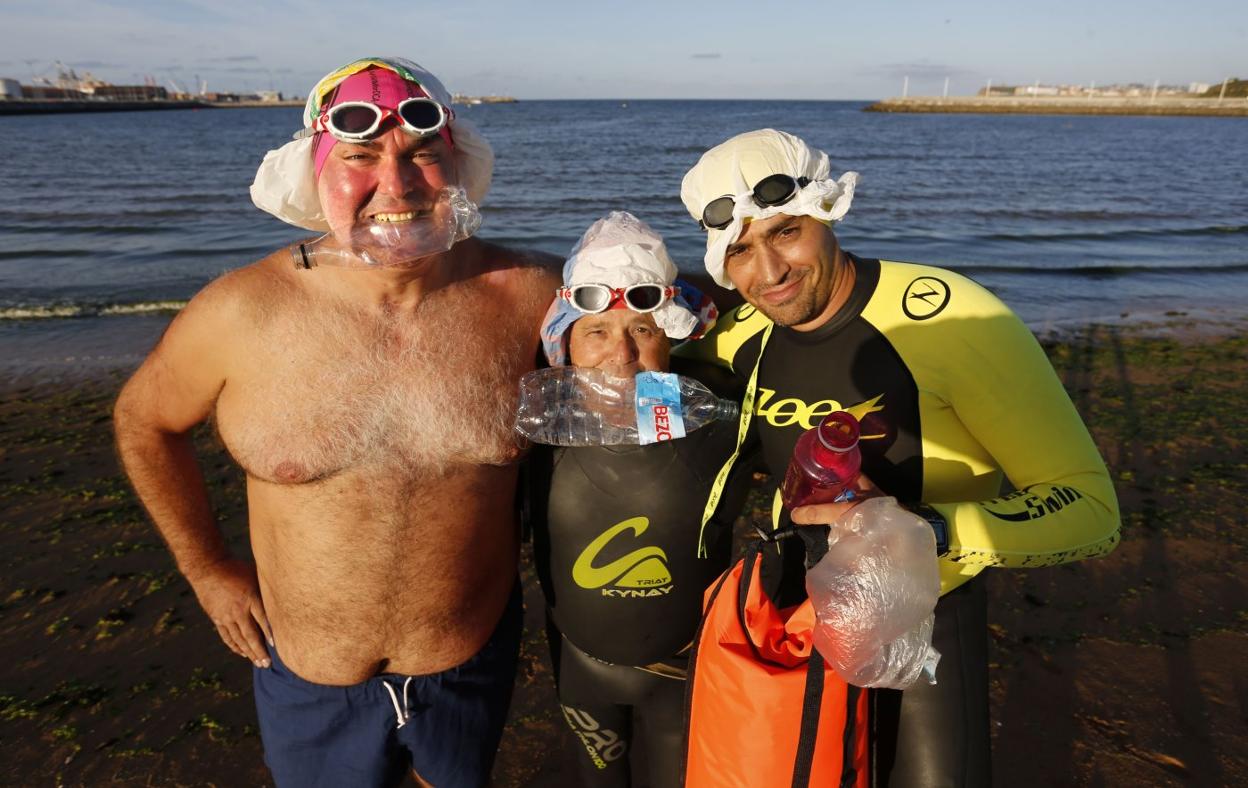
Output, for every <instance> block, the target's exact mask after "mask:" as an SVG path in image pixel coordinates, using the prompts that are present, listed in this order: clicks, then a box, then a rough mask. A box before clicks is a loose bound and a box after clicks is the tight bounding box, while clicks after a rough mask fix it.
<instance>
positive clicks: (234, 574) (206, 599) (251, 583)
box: [187, 558, 273, 668]
mask: <svg viewBox="0 0 1248 788" xmlns="http://www.w3.org/2000/svg"><path fill="white" fill-rule="evenodd" d="M187 580H189V581H190V583H191V587H192V588H193V589H195V596H196V597H198V598H199V604H200V606H201V607H203V608H204V612H205V613H207V614H208V618H210V619H212V623H213V624H215V625H216V627H217V633H218V634H220V635H221V640H222V641H224V642H225V645H227V646H229V648H230V651H233V652H234V653H235V654H237V655H239V656H240V657H246V658H247V659H249V660H251V662H252V664H254V665H255V666H256V667H258V668H267V667H269V664H270V662H269V653H268V651H266V650H265V647H264V641H265V640H267V641H268V642H269V645H272V644H273V633H272V631H271V630H270V629H269V619H268V617H266V616H265V614H264V603H263V602H262V601H261V600H260V583H259V581H258V580H257V579H256V565H255V564H253V563H251V562H250V561H242V560H239V559H237V558H227V559H225V560H223V561H219V562H217V563H215V564H213V565H211V566H210V567H208V568H207V569H204V570H203V571H202V572H198V573H196V574H195V576H194V577H193V578H192V577H188V578H187Z"/></svg>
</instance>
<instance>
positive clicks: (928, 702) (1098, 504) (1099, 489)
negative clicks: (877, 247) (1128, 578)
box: [678, 255, 1118, 786]
mask: <svg viewBox="0 0 1248 788" xmlns="http://www.w3.org/2000/svg"><path fill="white" fill-rule="evenodd" d="M850 259H851V260H852V262H853V265H854V267H855V272H856V277H855V282H854V287H853V291H852V293H851V294H850V296H849V298H848V300H847V302H846V303H845V305H844V306H842V307H841V309H840V310H839V311H838V312H837V313H836V315H834V316H833V317H832V319H830V320H829V321H828V322H827V323H825V324H824V325H822V326H820V327H818V328H817V329H815V330H813V331H805V332H801V331H794V330H792V329H789V328H784V327H780V326H774V325H773V324H772V323H771V321H769V320H768V319H767V318H766V317H764V316H763V315H762V314H761V313H759V312H758V311H756V310H755V309H754V308H753V307H751V306H748V305H745V306H742V307H740V308H738V309H737V310H735V311H733V312H732V313H730V314H728V315H725V316H724V317H723V318H721V319H720V321H719V323H718V325H716V327H715V330H714V331H713V332H712V333H711V334H710V335H708V336H707V337H706V338H704V339H702V340H700V341H698V342H696V343H690V344H689V345H686V346H684V347H682V348H680V350H679V351H678V352H680V353H682V354H685V355H687V356H689V357H690V358H701V359H705V360H712V361H718V362H719V363H721V364H723V365H724V366H726V367H728V368H730V369H731V370H732V371H733V373H734V374H736V375H737V376H738V378H739V379H740V380H741V381H746V380H751V379H752V380H753V383H752V384H751V385H750V389H751V390H752V392H753V395H752V399H751V395H750V394H747V400H749V401H750V402H751V405H752V407H750V408H749V410H750V416H751V419H750V435H749V437H748V439H747V441H746V447H745V450H744V452H743V455H742V456H749V454H750V452H749V449H750V448H751V447H758V446H761V451H762V456H763V459H764V460H765V464H766V466H767V467H768V468H769V469H770V470H771V472H772V475H773V480H775V479H777V478H781V477H782V474H783V473H784V471H785V469H786V468H787V466H788V463H789V458H790V457H791V456H792V453H793V447H794V445H795V444H796V443H797V439H798V437H799V436H801V434H802V432H803V431H804V430H807V429H809V428H811V427H813V426H815V425H816V424H817V423H818V422H819V420H820V419H821V418H822V417H823V416H825V415H827V414H828V413H831V412H832V411H834V410H848V411H849V412H851V413H853V414H855V415H856V416H857V417H858V418H859V420H860V421H861V422H862V442H861V444H860V446H861V449H862V457H863V460H862V469H863V472H864V473H865V474H866V475H867V476H868V477H869V478H870V479H871V480H872V481H873V482H875V484H876V485H877V486H878V487H879V488H880V489H882V490H884V491H885V492H886V493H888V494H889V495H892V496H895V497H896V498H897V499H898V500H900V501H901V502H902V503H904V504H917V503H923V504H928V505H930V506H932V507H933V508H935V509H936V510H937V511H938V512H939V513H940V514H941V515H943V516H944V517H945V519H946V520H947V521H948V528H949V534H948V538H949V545H948V548H949V549H948V553H947V554H946V555H944V556H943V557H941V558H940V559H939V569H940V575H941V591H942V594H943V596H942V597H941V599H940V602H939V603H938V604H937V606H936V626H935V631H934V633H933V645H934V646H935V647H936V649H937V650H938V651H940V652H941V654H942V659H941V662H940V665H939V667H938V669H937V674H936V675H937V679H938V681H939V683H938V684H937V685H936V686H934V687H932V686H928V685H927V684H925V683H922V682H920V683H919V684H916V685H915V686H913V687H911V688H910V689H908V690H906V691H905V693H904V697H903V694H902V693H899V692H896V691H891V690H883V691H879V692H875V693H873V695H874V706H873V715H872V726H873V741H874V742H875V745H876V746H875V749H874V755H875V761H874V764H873V770H872V771H873V776H874V779H875V781H876V783H877V784H880V785H884V784H891V785H896V786H909V785H923V786H926V785H945V784H954V785H986V784H988V782H989V768H990V767H989V731H988V687H987V671H988V666H987V645H986V640H987V633H986V628H987V621H986V612H985V611H986V602H985V598H984V589H983V583H982V581H976V580H974V579H973V578H974V577H975V575H976V574H978V573H979V572H980V571H981V570H982V569H984V568H985V567H987V566H1010V567H1032V566H1048V565H1052V564H1057V563H1061V562H1064V561H1072V560H1078V559H1081V558H1089V557H1093V556H1097V555H1102V554H1104V553H1107V552H1109V551H1110V550H1112V549H1113V548H1114V545H1116V544H1117V541H1118V510H1117V502H1116V498H1115V496H1114V491H1113V485H1112V483H1111V482H1110V479H1109V476H1108V473H1107V472H1106V470H1105V464H1104V462H1103V461H1102V460H1101V457H1100V454H1099V453H1098V451H1097V448H1096V445H1095V444H1094V443H1093V441H1092V439H1091V437H1090V436H1089V434H1088V431H1087V428H1086V427H1084V425H1083V422H1082V421H1081V420H1080V418H1079V415H1078V413H1076V412H1075V409H1074V406H1073V405H1072V404H1071V402H1070V398H1069V397H1068V396H1067V395H1066V392H1065V391H1064V389H1063V388H1062V385H1061V382H1060V381H1059V380H1058V378H1057V376H1056V375H1055V374H1054V372H1053V368H1052V367H1051V366H1050V365H1049V362H1048V359H1047V358H1046V357H1045V355H1044V352H1043V351H1042V350H1041V348H1040V346H1039V344H1038V343H1037V342H1036V341H1035V338H1034V337H1033V336H1032V335H1031V332H1030V331H1028V330H1027V328H1026V326H1024V325H1023V324H1022V322H1021V321H1019V319H1018V318H1017V317H1016V316H1015V315H1014V314H1013V313H1012V312H1011V311H1010V310H1009V309H1008V308H1007V307H1006V306H1005V305H1004V304H1002V303H1001V302H1000V301H999V300H998V299H997V298H996V297H995V296H993V295H992V294H991V293H989V292H988V291H986V290H984V289H983V288H981V287H980V286H978V285H977V284H975V283H974V282H972V281H970V280H968V279H966V278H965V277H962V276H959V275H958V274H956V273H953V272H951V271H946V270H942V269H939V268H932V267H929V266H921V265H914V264H910V263H896V262H888V261H880V260H871V259H865V258H858V257H854V256H853V255H850ZM1004 478H1008V480H1009V481H1010V482H1011V483H1012V484H1013V486H1014V487H1015V488H1017V489H1018V490H1019V492H1016V493H1013V494H1011V495H1008V496H1005V497H998V496H999V495H1000V490H1001V484H1002V481H1003V479H1004ZM775 513H776V515H777V517H776V525H777V527H780V526H786V525H788V523H789V520H788V513H787V512H785V511H783V510H781V509H780V507H779V506H778V505H777V506H776V507H775ZM824 531H825V529H822V528H803V529H800V531H799V533H800V534H801V536H802V537H803V539H802V540H797V539H793V540H789V541H788V542H786V543H785V544H784V557H785V571H784V572H783V574H782V576H781V577H780V578H770V579H769V578H764V581H765V582H769V581H770V582H769V584H770V585H773V586H775V585H778V586H779V588H778V589H776V591H775V593H776V594H778V595H779V602H780V604H785V603H786V602H787V603H794V602H796V601H797V600H798V599H800V598H801V597H803V596H804V595H805V589H804V587H803V585H802V582H801V581H802V578H803V576H804V574H805V573H804V567H803V563H813V561H814V560H815V559H817V558H818V557H819V556H820V555H821V554H822V551H823V550H826V541H825V540H824V538H823V537H824V534H823V533H820V532H824ZM802 542H805V543H806V544H805V547H806V548H807V549H806V550H802V549H800V548H801V547H802V546H803V545H802ZM773 598H774V595H773Z"/></svg>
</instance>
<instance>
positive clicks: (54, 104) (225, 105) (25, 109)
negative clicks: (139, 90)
mask: <svg viewBox="0 0 1248 788" xmlns="http://www.w3.org/2000/svg"><path fill="white" fill-rule="evenodd" d="M455 103H456V104H466V105H472V106H476V105H479V104H514V103H516V99H514V98H512V97H510V96H480V97H478V96H456V101H455ZM303 106H304V100H303V99H287V100H282V101H203V100H200V99H185V100H182V99H151V100H144V101H86V100H81V99H9V100H6V101H0V116H4V115H57V114H62V113H71V112H148V111H153V110H172V109H270V108H273V107H298V108H300V109H302V108H303Z"/></svg>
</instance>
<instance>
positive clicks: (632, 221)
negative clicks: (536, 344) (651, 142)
mask: <svg viewBox="0 0 1248 788" xmlns="http://www.w3.org/2000/svg"><path fill="white" fill-rule="evenodd" d="M563 284H564V286H565V287H573V286H575V285H581V284H600V285H606V286H607V287H613V288H622V287H628V286H630V285H638V284H661V285H671V284H675V285H676V288H677V291H676V295H675V296H673V297H672V298H671V299H669V300H668V301H666V302H664V303H663V304H662V305H660V306H659V307H658V308H657V309H655V310H654V311H653V312H650V313H649V314H650V315H652V316H653V317H654V323H655V325H657V326H658V327H659V328H660V329H662V330H663V333H664V334H666V335H667V336H668V338H670V339H677V340H684V339H697V338H698V337H700V336H702V335H703V334H705V333H706V332H707V331H710V330H711V328H712V327H713V326H714V325H715V320H716V318H717V317H718V316H719V311H718V310H717V309H716V307H715V302H714V301H712V300H711V299H710V297H709V296H707V295H706V294H705V293H703V292H702V291H701V290H699V289H698V288H696V287H694V286H693V285H691V284H689V283H688V282H685V281H683V280H681V279H677V278H676V264H675V263H673V262H672V258H671V257H670V256H668V253H667V247H666V246H665V245H664V243H663V238H662V237H661V236H660V235H659V234H658V233H657V232H655V231H654V230H652V229H651V228H650V226H649V225H647V224H646V223H645V222H643V221H642V220H640V219H638V218H637V217H636V216H633V215H632V214H631V213H628V212H626V211H612V212H611V213H609V214H607V215H606V216H604V217H603V218H601V219H599V220H598V221H596V222H594V223H593V224H592V225H590V227H589V229H588V230H586V231H585V234H584V235H583V236H581V239H580V240H579V241H577V242H576V245H575V246H573V247H572V254H571V256H570V257H568V260H567V262H565V263H564V265H563ZM584 316H585V313H584V312H582V311H580V310H579V309H577V308H576V307H574V306H573V305H572V304H570V303H569V302H568V301H567V300H565V299H563V298H556V299H555V300H554V302H553V303H551V305H550V308H549V309H548V310H547V311H546V317H545V319H544V320H543V321H542V332H541V333H542V350H543V352H545V354H546V360H547V361H549V362H550V364H551V366H562V365H564V364H567V363H568V329H570V328H571V327H572V324H573V323H575V322H576V321H577V320H579V319H581V318H582V317H584Z"/></svg>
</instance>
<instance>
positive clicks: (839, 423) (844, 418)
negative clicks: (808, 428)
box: [815, 410, 859, 452]
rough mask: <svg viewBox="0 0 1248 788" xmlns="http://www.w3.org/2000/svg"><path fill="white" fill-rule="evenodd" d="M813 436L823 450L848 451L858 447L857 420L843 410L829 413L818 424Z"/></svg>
mask: <svg viewBox="0 0 1248 788" xmlns="http://www.w3.org/2000/svg"><path fill="white" fill-rule="evenodd" d="M815 434H816V435H817V436H818V437H819V442H820V443H821V444H823V445H824V447H825V448H827V449H829V450H831V451H835V452H845V451H849V450H850V449H852V448H854V447H855V446H857V445H858V435H859V428H858V419H855V418H854V417H853V416H852V415H850V414H849V413H846V412H845V411H843V410H838V411H835V412H833V413H829V414H828V415H827V416H824V418H823V421H821V422H819V427H818V428H817V429H816V430H815Z"/></svg>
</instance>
